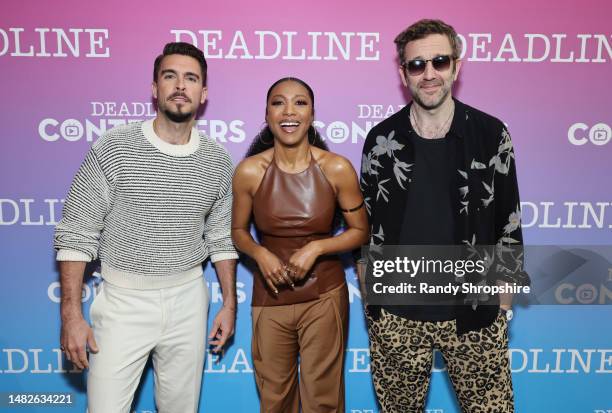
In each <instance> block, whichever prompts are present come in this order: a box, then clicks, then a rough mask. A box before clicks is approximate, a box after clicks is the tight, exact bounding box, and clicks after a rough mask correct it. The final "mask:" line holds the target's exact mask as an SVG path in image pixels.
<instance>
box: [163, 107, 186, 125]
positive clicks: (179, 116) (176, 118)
mask: <svg viewBox="0 0 612 413" xmlns="http://www.w3.org/2000/svg"><path fill="white" fill-rule="evenodd" d="M160 109H161V111H162V112H163V113H164V115H166V117H167V118H168V119H170V120H171V121H172V122H174V123H184V122H188V121H190V120H191V117H192V116H193V112H184V113H183V112H179V111H177V112H173V111H171V110H170V109H168V108H166V107H162V108H160Z"/></svg>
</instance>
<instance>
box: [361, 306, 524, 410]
mask: <svg viewBox="0 0 612 413" xmlns="http://www.w3.org/2000/svg"><path fill="white" fill-rule="evenodd" d="M368 335H369V337H370V352H371V368H372V377H373V381H374V388H375V390H376V396H377V398H378V401H379V403H380V405H381V408H382V410H381V411H382V412H385V413H421V412H423V409H424V407H425V399H426V397H427V390H428V388H429V379H430V376H431V368H432V363H433V349H434V348H437V349H438V350H440V352H441V353H442V356H443V358H444V361H445V363H446V367H447V371H448V374H449V376H450V379H451V382H452V384H453V388H454V389H455V393H456V394H457V398H458V399H459V404H460V406H461V410H462V411H463V412H465V413H512V412H514V396H513V392H512V378H511V375H510V361H509V357H508V325H507V321H506V318H505V316H504V315H503V314H501V313H500V315H498V317H497V318H496V319H495V321H494V322H493V323H492V324H491V325H490V326H488V327H485V328H482V329H480V330H478V331H470V332H468V333H465V334H463V335H461V336H457V329H456V322H455V321H454V320H452V321H438V322H433V321H432V322H428V321H425V322H423V321H413V320H406V319H405V318H402V317H399V316H396V315H394V314H391V313H389V312H387V311H385V310H384V309H383V310H382V311H381V315H380V318H379V319H378V320H374V319H372V318H371V317H368Z"/></svg>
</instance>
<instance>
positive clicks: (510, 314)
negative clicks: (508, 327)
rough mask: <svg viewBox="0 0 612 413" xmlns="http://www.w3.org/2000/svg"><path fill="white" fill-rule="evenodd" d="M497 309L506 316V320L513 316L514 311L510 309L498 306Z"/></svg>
mask: <svg viewBox="0 0 612 413" xmlns="http://www.w3.org/2000/svg"><path fill="white" fill-rule="evenodd" d="M499 311H501V313H502V314H503V315H504V316H505V317H506V320H507V321H510V320H512V318H513V317H514V311H512V309H511V308H510V309H508V310H504V309H503V308H501V307H500V308H499Z"/></svg>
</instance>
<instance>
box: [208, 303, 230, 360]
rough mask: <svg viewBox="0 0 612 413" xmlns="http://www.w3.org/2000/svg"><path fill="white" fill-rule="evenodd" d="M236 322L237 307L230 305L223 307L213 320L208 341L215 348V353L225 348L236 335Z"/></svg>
mask: <svg viewBox="0 0 612 413" xmlns="http://www.w3.org/2000/svg"><path fill="white" fill-rule="evenodd" d="M235 323H236V309H235V308H229V307H225V306H223V307H221V309H220V310H219V312H218V313H217V315H216V316H215V320H214V321H213V325H212V328H211V329H210V334H209V335H208V342H209V343H210V345H213V346H215V347H214V348H213V350H212V351H213V352H214V353H218V352H220V351H221V350H222V349H223V346H224V345H225V343H226V342H227V340H229V339H230V337H232V336H233V335H234V325H235Z"/></svg>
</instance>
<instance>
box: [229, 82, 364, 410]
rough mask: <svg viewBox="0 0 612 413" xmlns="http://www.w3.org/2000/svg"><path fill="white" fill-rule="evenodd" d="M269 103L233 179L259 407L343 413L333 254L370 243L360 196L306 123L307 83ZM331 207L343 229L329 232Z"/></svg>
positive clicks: (339, 271)
mask: <svg viewBox="0 0 612 413" xmlns="http://www.w3.org/2000/svg"><path fill="white" fill-rule="evenodd" d="M266 103H267V105H266V122H267V126H266V127H265V128H264V129H263V130H262V131H261V132H260V134H259V135H258V136H257V138H256V140H255V141H254V142H253V144H252V145H251V149H250V150H249V153H248V154H247V155H250V156H249V157H248V158H246V159H245V160H244V161H242V163H240V165H238V167H237V169H236V173H235V175H234V181H233V192H234V204H233V211H232V237H233V239H234V243H235V244H236V246H237V247H238V249H239V250H241V251H242V252H244V253H245V254H247V255H249V256H250V257H251V258H253V259H254V260H255V261H256V263H257V267H258V271H256V274H254V279H253V302H252V305H253V314H252V315H253V337H252V355H253V364H254V367H255V378H256V382H257V388H258V390H259V396H260V409H261V411H262V412H282V413H288V412H289V413H291V412H295V413H298V412H299V411H300V410H299V409H300V405H301V408H302V411H303V412H305V413H311V412H312V413H314V412H317V413H320V412H344V380H343V373H342V370H343V361H344V348H345V342H346V333H347V326H348V293H347V287H346V281H345V276H344V268H343V266H342V263H341V262H340V259H339V258H338V257H337V255H335V254H337V253H339V252H344V251H349V250H352V249H354V248H357V247H359V246H360V245H362V244H363V243H365V242H366V240H367V238H368V224H367V218H366V213H365V208H364V203H363V198H362V195H361V191H360V190H359V184H358V181H357V175H356V174H355V170H354V169H353V167H352V165H351V163H350V162H349V161H348V160H347V159H345V158H343V157H341V156H339V155H336V154H333V153H331V152H329V151H327V150H326V149H327V148H326V146H325V144H324V143H323V141H322V140H321V138H320V136H319V134H318V133H317V132H316V130H315V129H314V127H313V126H312V122H313V120H314V95H313V92H312V89H311V88H310V87H309V86H308V85H307V84H306V83H304V82H303V81H301V80H299V79H295V78H284V79H280V80H279V81H277V82H275V83H274V84H273V85H272V86H271V87H270V89H269V90H268V94H267V98H266ZM337 208H339V209H340V211H342V215H343V218H344V222H345V223H346V229H345V230H344V231H343V232H341V233H340V234H338V235H334V234H333V222H334V217H335V216H336V210H337ZM251 217H253V218H254V221H255V226H256V227H257V230H258V231H259V234H260V237H259V238H260V240H259V243H258V242H256V241H255V240H254V239H253V237H252V236H251V233H250V230H249V229H250V223H251ZM298 360H299V362H298ZM298 364H299V375H300V377H299V380H298Z"/></svg>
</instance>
